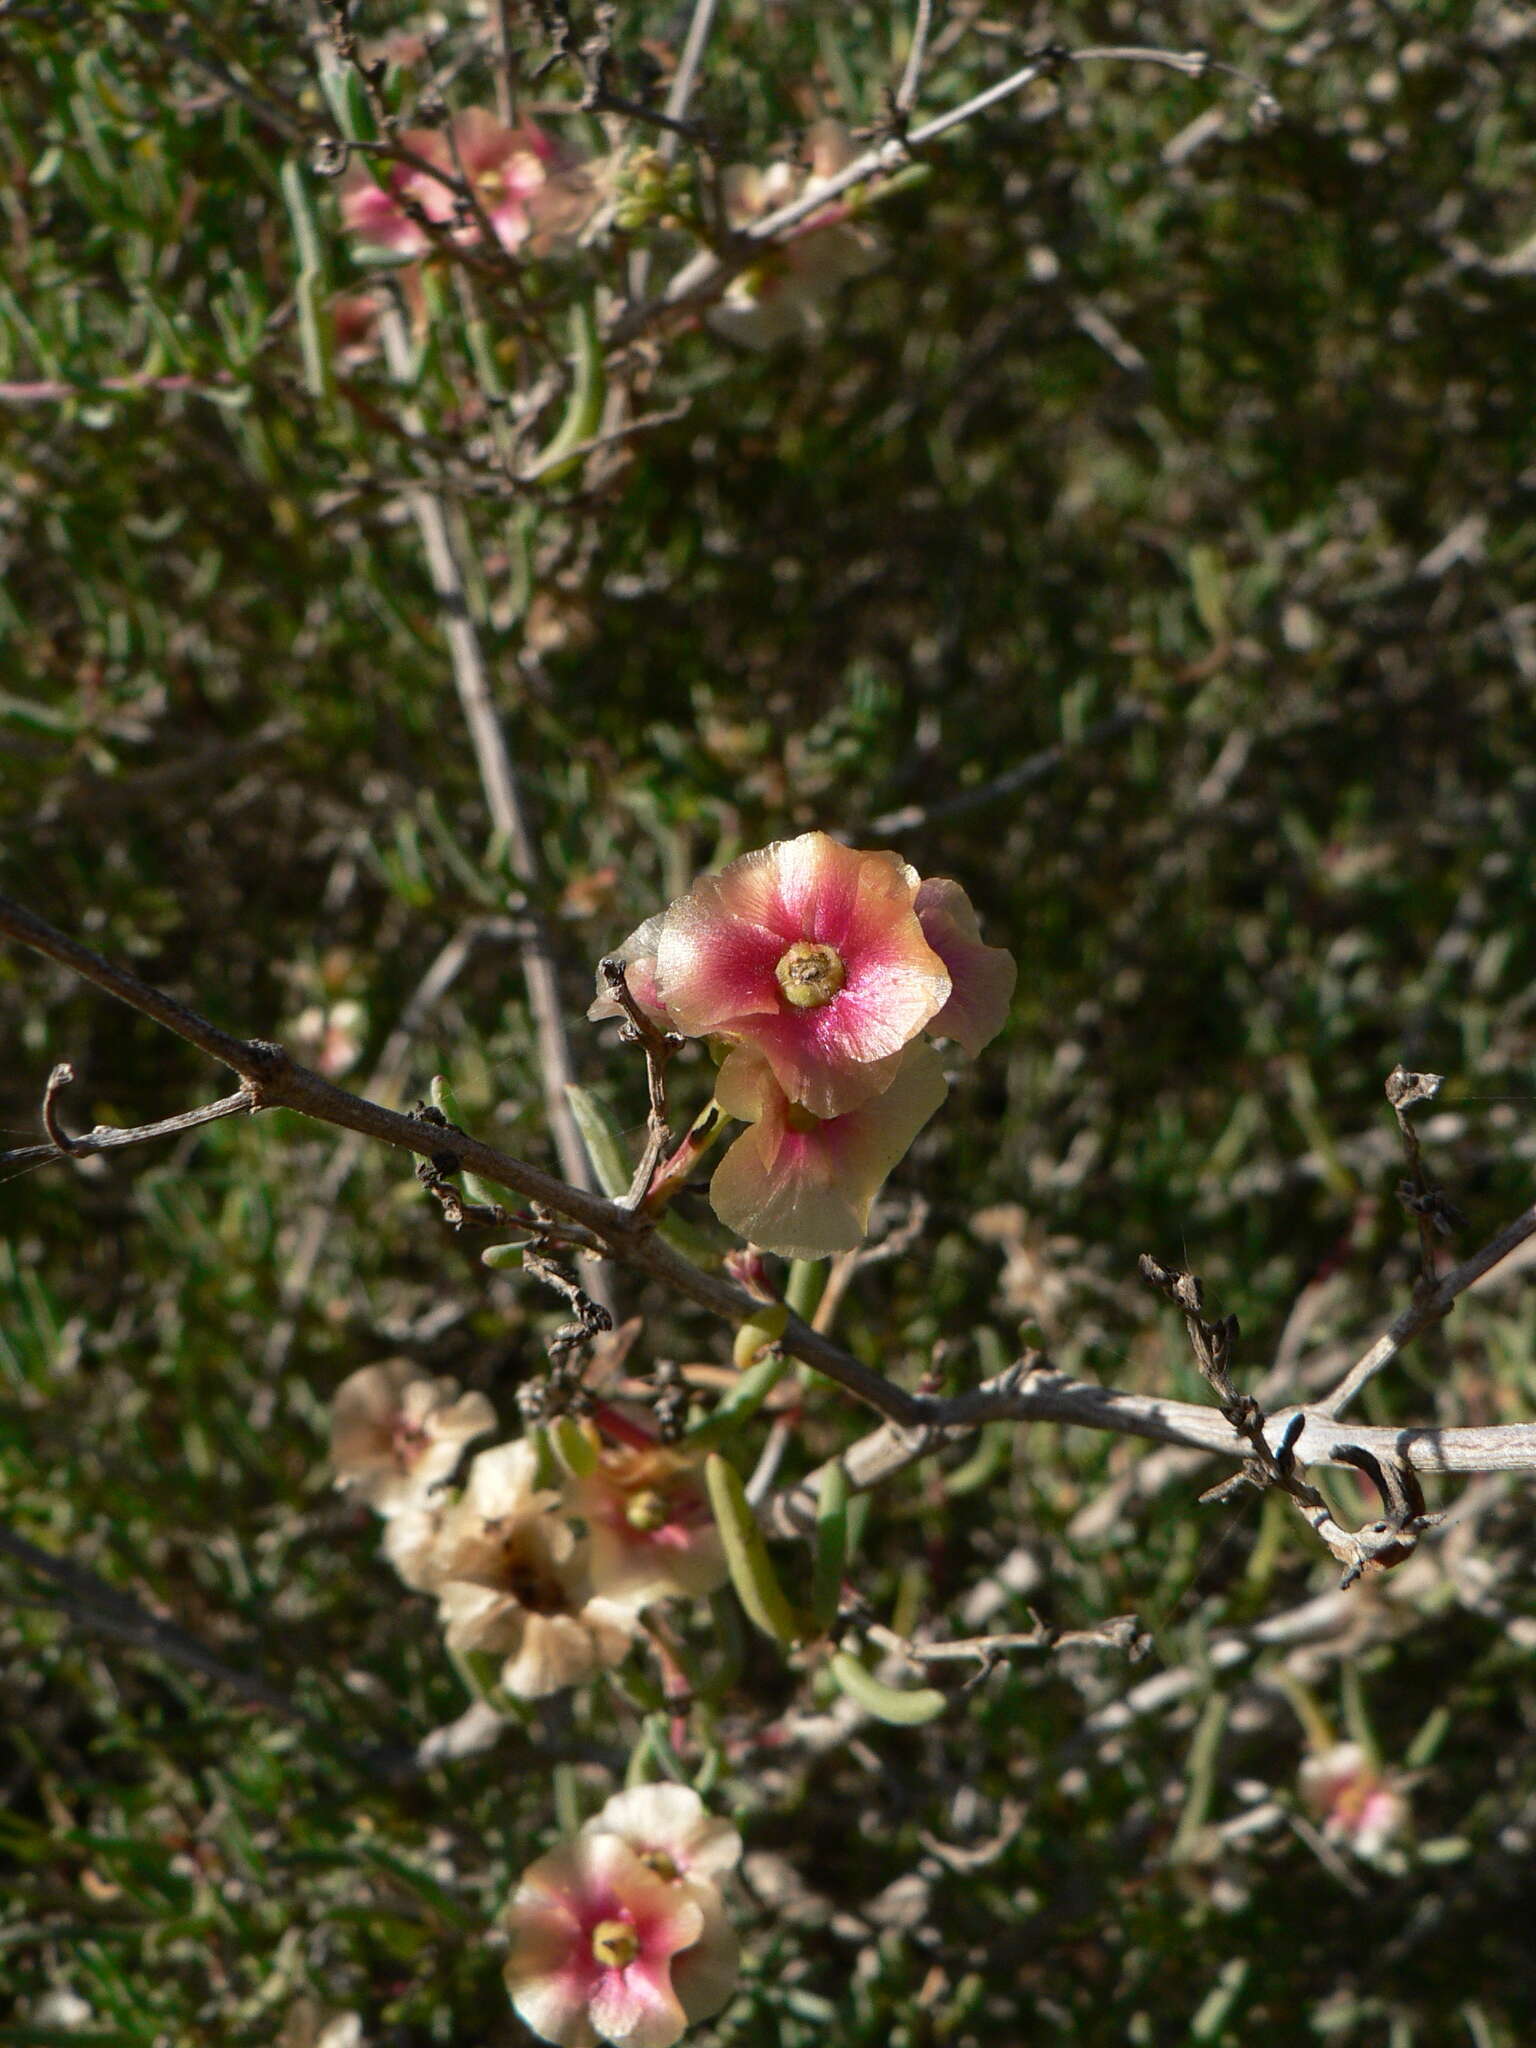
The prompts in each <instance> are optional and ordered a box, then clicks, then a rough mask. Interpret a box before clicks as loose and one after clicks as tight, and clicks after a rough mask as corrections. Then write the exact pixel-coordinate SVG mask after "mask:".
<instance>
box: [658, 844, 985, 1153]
mask: <svg viewBox="0 0 1536 2048" xmlns="http://www.w3.org/2000/svg"><path fill="white" fill-rule="evenodd" d="M917 890H918V875H917V872H916V870H915V869H913V868H910V867H908V866H907V864H906V862H905V861H903V860H902V859H900V857H899V856H898V855H896V854H894V853H855V852H854V851H853V850H852V849H851V848H850V847H846V846H840V845H839V844H838V843H837V841H836V840H835V839H829V838H828V837H827V835H826V833H825V832H805V833H802V834H801V836H800V837H799V838H798V839H781V840H776V841H775V842H774V844H773V845H771V846H766V847H764V848H763V849H762V850H761V851H760V852H758V853H748V854H744V855H743V856H742V858H741V859H740V860H735V861H732V862H731V864H730V865H729V867H726V868H724V869H722V870H721V872H720V873H719V874H718V875H705V876H704V877H703V878H702V879H701V880H699V881H698V882H696V883H695V884H694V886H693V888H692V889H691V890H690V891H689V893H688V894H687V895H686V896H684V897H681V898H680V899H679V900H678V901H677V902H676V903H674V904H673V905H672V906H671V908H670V909H669V910H668V911H667V913H666V916H665V917H664V918H663V920H662V925H661V931H660V933H659V935H658V939H657V946H656V984H657V991H658V994H659V997H660V1000H661V1003H662V1005H663V1006H664V1008H665V1010H666V1012H667V1014H668V1016H669V1017H670V1018H671V1019H672V1021H673V1024H674V1026H675V1028H676V1029H677V1030H679V1031H681V1032H683V1033H684V1034H685V1035H686V1036H689V1037H704V1036H709V1035H714V1034H719V1035H723V1036H725V1037H727V1038H730V1039H733V1040H736V1041H739V1042H741V1043H742V1044H745V1045H747V1046H750V1047H751V1048H752V1049H754V1050H755V1051H757V1052H760V1053H761V1054H762V1055H763V1056H764V1057H765V1058H766V1059H767V1061H768V1063H769V1065H770V1066H771V1067H772V1068H773V1071H774V1074H775V1076H776V1078H777V1080H778V1083H779V1086H780V1088H781V1089H782V1090H783V1092H784V1094H785V1095H786V1096H787V1097H788V1098H789V1100H790V1101H791V1102H794V1103H799V1104H802V1105H803V1106H804V1107H805V1108H806V1109H808V1110H810V1111H811V1112H812V1113H813V1114H814V1115H816V1116H818V1117H835V1116H840V1115H841V1114H842V1113H843V1112H844V1111H846V1110H850V1109H853V1108H855V1107H857V1105H858V1104H859V1103H861V1102H864V1101H867V1100H868V1098H869V1097H870V1096H871V1095H875V1094H878V1093H879V1092H880V1091H881V1090H882V1089H884V1088H885V1087H886V1086H887V1085H888V1084H889V1082H890V1079H891V1075H892V1072H893V1068H892V1067H891V1065H890V1064H889V1063H890V1061H891V1060H892V1058H893V1056H894V1055H895V1054H897V1053H899V1052H900V1051H901V1049H902V1048H903V1046H905V1045H907V1044H908V1043H909V1042H910V1041H911V1040H912V1039H913V1038H914V1037H916V1035H917V1033H918V1032H920V1031H921V1030H922V1029H923V1028H924V1026H925V1025H927V1024H929V1023H931V1022H932V1020H933V1018H934V1017H936V1016H937V1015H938V1013H939V1012H940V1011H941V1010H942V1009H943V1008H944V1006H945V1004H946V1003H947V1002H948V1001H949V998H950V993H951V987H952V984H951V982H950V978H949V974H948V971H947V970H946V968H945V966H944V963H943V961H942V960H941V959H940V958H939V956H938V954H937V953H935V952H934V950H933V949H932V947H931V946H930V945H929V943H928V941H927V940H926V939H925V938H924V936H923V928H922V925H921V923H920V922H919V920H918V916H917V912H916V910H915V908H914V903H915V899H916V896H917ZM641 929H642V930H644V927H643V926H642V928H641ZM635 936H636V937H637V938H638V936H639V934H636V935H635ZM723 1106H724V1105H723ZM731 1114H732V1115H739V1114H741V1112H740V1111H738V1110H732V1111H731Z"/></svg>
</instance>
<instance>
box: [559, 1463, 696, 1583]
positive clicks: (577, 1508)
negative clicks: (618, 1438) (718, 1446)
mask: <svg viewBox="0 0 1536 2048" xmlns="http://www.w3.org/2000/svg"><path fill="white" fill-rule="evenodd" d="M565 1504H566V1506H567V1508H568V1509H569V1510H570V1511H571V1512H572V1513H573V1514H576V1515H579V1516H580V1517H581V1519H582V1520H583V1521H584V1522H585V1523H586V1525H587V1540H588V1545H589V1549H590V1569H591V1575H592V1584H593V1587H594V1589H595V1590H596V1591H597V1592H598V1593H599V1594H601V1595H603V1596H604V1597H605V1598H607V1599H611V1600H620V1601H623V1602H624V1603H625V1604H626V1605H634V1606H637V1607H638V1606H645V1605H649V1603H650V1602H651V1601H653V1600H665V1599H667V1598H669V1597H670V1596H671V1595H673V1594H681V1595H682V1596H683V1597H684V1598H687V1599H698V1598H701V1597H702V1596H703V1595H704V1594H705V1593H712V1592H713V1591H714V1590H715V1588H716V1587H717V1586H723V1585H724V1584H725V1581H726V1579H727V1577H728V1576H729V1574H728V1572H727V1568H726V1562H725V1548H724V1545H723V1544H722V1543H721V1540H720V1531H719V1529H718V1528H717V1527H716V1524H715V1518H714V1516H713V1514H712V1513H711V1512H710V1506H709V1501H708V1498H707V1497H706V1495H705V1492H704V1488H703V1486H702V1485H701V1484H700V1480H699V1466H698V1460H697V1459H696V1458H693V1457H690V1456H689V1455H688V1454H687V1453H686V1452H684V1451H676V1450H671V1449H669V1448H667V1447H666V1446H665V1445H663V1444H656V1445H654V1446H652V1447H649V1448H647V1449H644V1450H642V1449H640V1448H638V1447H635V1448H631V1447H629V1446H627V1445H620V1446H616V1447H614V1448H611V1449H607V1450H603V1451H601V1452H600V1453H599V1455H598V1460H597V1466H596V1469H595V1470H593V1471H592V1472H589V1473H586V1474H584V1475H582V1476H581V1477H579V1478H574V1479H572V1480H571V1481H570V1482H569V1484H568V1485H567V1487H566V1491H565Z"/></svg>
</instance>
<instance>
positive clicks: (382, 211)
mask: <svg viewBox="0 0 1536 2048" xmlns="http://www.w3.org/2000/svg"><path fill="white" fill-rule="evenodd" d="M450 138H451V139H450ZM400 141H401V142H402V143H403V144H404V146H405V147H406V148H408V149H410V150H412V151H413V152H414V153H415V155H417V156H418V157H421V158H423V159H424V160H425V162H426V163H428V164H430V165H431V166H432V170H430V171H429V170H425V169H422V168H419V167H418V166H417V165H415V164H410V163H390V164H388V165H386V166H385V167H384V176H383V182H382V183H380V182H379V181H378V180H377V179H376V178H375V177H374V175H373V173H372V171H370V170H369V169H368V167H367V165H366V164H364V163H361V162H356V161H354V163H353V164H352V165H351V166H350V167H349V168H348V170H347V173H346V176H345V177H344V178H343V179H342V184H341V218H342V224H343V226H344V227H345V228H346V229H347V230H348V232H349V233H351V234H353V235H355V236H356V237H357V239H358V240H359V241H360V242H365V243H367V244H368V245H369V246H371V247H373V248H376V249H388V250H391V251H392V252H393V253H394V254H396V255H399V256H420V255H423V254H424V253H425V252H426V251H427V250H428V249H430V248H431V247H432V237H431V235H430V234H428V233H427V231H426V230H425V229H424V228H423V227H422V225H421V223H420V222H419V221H417V220H416V219H414V218H413V217H412V215H411V213H410V212H408V211H407V208H406V206H404V205H402V203H401V202H402V200H407V201H410V202H412V203H413V204H414V205H415V206H417V207H419V208H420V210H421V212H422V213H423V214H424V215H425V217H426V218H427V220H429V221H432V222H434V223H436V224H437V225H439V226H441V227H444V228H446V229H448V230H449V231H450V233H451V235H452V238H453V240H454V241H456V242H461V243H466V244H468V243H474V242H478V241H479V240H480V239H481V232H482V231H481V224H480V220H479V217H478V215H476V214H475V213H474V212H473V211H471V212H470V213H469V215H468V217H467V218H466V217H465V215H464V213H463V211H462V210H461V208H460V204H459V200H458V196H457V194H456V192H455V190H454V184H453V183H449V182H445V180H453V181H455V182H456V181H457V180H458V178H459V175H460V169H461V167H462V173H463V178H464V180H465V181H466V182H467V183H468V184H469V185H471V186H472V187H473V188H474V191H475V194H476V196H477V198H478V200H479V203H480V212H481V213H483V214H484V216H485V219H486V221H487V222H488V223H489V224H490V228H491V231H492V233H493V234H494V235H495V237H496V240H497V241H498V242H499V243H500V244H501V246H502V247H503V248H504V249H516V248H520V247H521V246H522V244H523V243H524V242H526V241H528V239H529V238H530V236H531V235H532V234H533V233H534V231H535V215H536V214H537V212H538V207H539V203H540V199H541V196H542V195H543V193H544V189H545V187H546V186H547V185H549V184H550V183H551V181H552V179H554V178H556V177H563V176H565V175H566V172H565V171H563V170H562V169H561V168H560V159H559V152H558V150H557V148H556V145H555V143H554V141H553V140H552V138H551V137H549V136H548V135H546V134H544V132H543V131H542V129H539V128H535V127H533V126H532V125H531V124H528V123H525V124H523V125H522V126H520V127H516V128H505V127H503V126H502V124H501V122H500V121H498V120H497V118H496V116H495V115H494V114H491V113H488V112H487V111H486V109H485V108H484V107H467V108H466V109H465V110H464V112H463V113H461V114H456V115H455V116H454V118H453V121H452V123H451V124H450V126H449V129H448V130H447V131H446V132H445V131H443V130H441V129H436V128H413V129H410V130H408V131H407V133H405V134H404V135H402V136H401V137H400ZM437 172H440V173H441V174H442V175H441V176H437V175H434V173H437Z"/></svg>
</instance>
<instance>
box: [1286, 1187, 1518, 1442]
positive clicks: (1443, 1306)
mask: <svg viewBox="0 0 1536 2048" xmlns="http://www.w3.org/2000/svg"><path fill="white" fill-rule="evenodd" d="M1533 1235H1536V1205H1533V1206H1532V1207H1531V1208H1529V1209H1527V1210H1526V1211H1525V1213H1524V1215H1523V1216H1517V1217H1516V1218H1515V1220H1514V1222H1513V1223H1510V1224H1506V1225H1505V1227H1504V1229H1503V1230H1501V1231H1500V1232H1499V1233H1498V1235H1497V1236H1496V1237H1492V1238H1490V1239H1489V1240H1488V1242H1487V1244H1485V1245H1484V1246H1483V1247H1482V1249H1481V1250H1480V1251H1475V1252H1473V1254H1472V1256H1471V1257H1470V1258H1468V1259H1463V1260H1462V1262H1461V1264H1460V1265H1459V1266H1453V1267H1452V1268H1451V1270H1450V1272H1449V1273H1447V1274H1446V1276H1445V1278H1444V1279H1443V1280H1441V1281H1439V1282H1438V1283H1437V1284H1436V1285H1435V1286H1434V1287H1432V1288H1430V1289H1428V1290H1427V1291H1426V1292H1425V1293H1423V1294H1420V1295H1419V1296H1417V1298H1416V1299H1415V1300H1413V1301H1411V1302H1410V1303H1409V1304H1408V1306H1407V1308H1405V1309H1404V1310H1403V1312H1402V1314H1401V1315H1400V1316H1399V1317H1398V1318H1397V1320H1396V1321H1395V1322H1394V1323H1393V1324H1392V1325H1391V1326H1390V1327H1389V1328H1388V1329H1387V1330H1385V1331H1384V1332H1383V1333H1382V1335H1381V1336H1379V1337H1378V1338H1377V1339H1376V1342H1375V1343H1374V1344H1373V1345H1372V1346H1371V1348H1370V1350H1369V1351H1367V1352H1366V1353H1365V1354H1364V1356H1363V1357H1361V1358H1358V1359H1357V1360H1356V1361H1355V1363H1354V1364H1353V1365H1352V1366H1351V1367H1350V1369H1349V1371H1348V1373H1347V1374H1346V1375H1345V1377H1344V1378H1343V1380H1341V1381H1340V1383H1339V1385H1338V1386H1337V1388H1335V1390H1334V1392H1333V1393H1331V1394H1330V1395H1329V1396H1328V1398H1327V1400H1326V1401H1323V1402H1320V1403H1319V1404H1318V1407H1317V1409H1316V1411H1315V1412H1316V1413H1317V1414H1319V1415H1327V1416H1330V1417H1332V1416H1336V1415H1339V1414H1341V1413H1342V1412H1343V1410H1344V1409H1345V1408H1346V1407H1348V1405H1349V1403H1350V1402H1351V1401H1353V1399H1354V1398H1355V1396H1356V1394H1358V1393H1359V1392H1360V1390H1361V1388H1362V1387H1364V1386H1367V1385H1369V1383H1370V1382H1371V1381H1372V1380H1373V1379H1375V1377H1376V1375H1377V1373H1379V1372H1380V1371H1382V1369H1383V1368H1384V1367H1386V1366H1388V1365H1390V1364H1391V1363H1392V1361H1393V1359H1394V1358H1396V1356H1397V1354H1398V1353H1399V1352H1400V1351H1401V1350H1402V1349H1403V1347H1404V1345H1406V1344H1409V1343H1411V1342H1412V1340H1413V1339H1414V1338H1415V1337H1417V1336H1418V1335H1419V1333H1420V1331H1422V1330H1427V1329H1428V1328H1429V1326H1430V1324H1431V1323H1437V1322H1439V1320H1440V1318H1441V1317H1442V1316H1443V1315H1445V1313H1446V1312H1447V1310H1449V1309H1450V1308H1451V1306H1452V1305H1453V1304H1454V1302H1455V1300H1456V1298H1457V1296H1458V1295H1461V1294H1465V1293H1466V1291H1467V1289H1468V1288H1469V1287H1470V1286H1471V1285H1472V1284H1473V1282H1474V1281H1476V1280H1481V1278H1482V1277H1483V1275H1484V1274H1485V1273H1487V1272H1490V1271H1491V1270H1492V1268H1493V1267H1495V1266H1496V1265H1497V1264H1498V1263H1499V1261H1500V1260H1501V1259H1507V1258H1508V1257H1509V1254H1510V1253H1511V1252H1512V1251H1513V1250H1514V1249H1515V1247H1516V1246H1517V1245H1522V1244H1524V1243H1525V1240H1526V1239H1527V1238H1528V1237H1531V1236H1533ZM1374 1433H1375V1434H1377V1435H1382V1434H1386V1432H1383V1431H1377V1432H1374ZM1367 1434H1370V1432H1367ZM1362 1440H1363V1439H1362Z"/></svg>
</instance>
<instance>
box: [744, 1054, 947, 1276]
mask: <svg viewBox="0 0 1536 2048" xmlns="http://www.w3.org/2000/svg"><path fill="white" fill-rule="evenodd" d="M733 1068H734V1071H732V1069H733ZM947 1092H948V1083H947V1082H946V1080H945V1078H944V1069H943V1065H942V1063H941V1062H940V1060H939V1057H938V1055H937V1054H936V1053H935V1052H934V1050H933V1048H932V1047H931V1046H930V1045H928V1044H926V1043H924V1042H919V1043H917V1044H915V1045H911V1046H909V1047H908V1048H907V1049H906V1051H905V1053H904V1054H903V1055H902V1056H901V1058H900V1060H899V1061H898V1062H897V1063H896V1065H895V1070H894V1073H893V1075H892V1078H891V1079H890V1081H889V1084H888V1086H887V1087H886V1088H885V1090H884V1092H883V1093H882V1094H880V1095H877V1096H875V1097H874V1098H873V1099H872V1100H870V1101H869V1102H866V1103H864V1104H863V1105H862V1106H861V1107H859V1108H858V1109H855V1110H851V1111H849V1112H847V1113H846V1114H844V1115H842V1116H836V1117H830V1118H826V1119H821V1118H813V1117H809V1116H807V1115H806V1114H805V1113H804V1112H802V1111H799V1110H798V1108H797V1105H795V1104H792V1103H791V1102H789V1100H788V1099H787V1097H786V1096H785V1095H784V1094H783V1092H782V1091H781V1090H780V1089H779V1088H778V1087H777V1086H776V1084H775V1083H774V1080H773V1077H772V1075H771V1074H769V1073H767V1072H766V1071H765V1069H764V1067H763V1065H762V1063H761V1062H753V1061H752V1060H751V1056H750V1055H749V1054H747V1053H745V1052H737V1053H732V1054H731V1055H730V1058H729V1059H727V1061H726V1063H725V1065H724V1066H723V1067H722V1068H721V1070H720V1074H719V1077H718V1082H717V1088H716V1093H717V1097H718V1099H719V1100H720V1102H721V1105H722V1107H725V1108H728V1109H729V1110H730V1113H731V1114H732V1115H733V1116H739V1115H743V1114H747V1113H750V1110H751V1108H752V1106H753V1105H754V1104H755V1105H757V1116H756V1121H755V1122H753V1123H752V1125H751V1127H750V1129H748V1130H746V1131H744V1132H743V1133H742V1135H741V1136H740V1137H739V1138H738V1139H737V1140H736V1142H735V1144H734V1145H733V1146H732V1147H731V1149H730V1151H729V1152H727V1153H726V1155H725V1157H724V1159H722V1160H721V1162H720V1165H719V1166H718V1168H717V1169H716V1171H715V1177H714V1179H713V1180H712V1181H711V1182H710V1188H709V1199H710V1201H711V1203H712V1204H713V1205H714V1210H715V1214H716V1215H717V1216H718V1217H719V1218H720V1220H721V1222H722V1223H724V1224H726V1225H727V1227H728V1228H730V1229H732V1230H734V1231H737V1232H738V1233H739V1234H740V1235H741V1236H743V1237H746V1238H750V1239H751V1240H752V1242H753V1243H755V1244H759V1245H761V1246H762V1247H763V1248H764V1250H765V1251H772V1252H778V1253H780V1254H782V1255H783V1256H784V1257H785V1258H796V1259H816V1258H823V1257H825V1256H826V1255H827V1254H828V1253H830V1252H840V1251H851V1250H852V1249H853V1247H854V1246H855V1245H856V1244H857V1243H858V1242H859V1241H860V1239H861V1238H862V1237H863V1235H864V1232H865V1229H866V1226H867V1225H868V1222H869V1210H870V1204H871V1203H872V1202H873V1200H874V1198H875V1196H876V1194H877V1193H878V1192H879V1190H880V1187H881V1185H882V1183H883V1182H884V1180H885V1178H886V1176H887V1174H889V1172H890V1171H891V1169H892V1167H893V1166H895V1164H896V1163H897V1161H898V1160H899V1159H900V1158H901V1157H902V1155H903V1154H904V1153H905V1152H906V1150H907V1147H908V1146H909V1145H910V1144H911V1143H912V1140H913V1139H914V1138H915V1137H916V1136H917V1134H918V1132H919V1131H920V1130H921V1129H922V1127H923V1125H924V1124H925V1123H927V1121H928V1119H929V1118H930V1117H931V1116H932V1115H933V1114H934V1112H935V1111H936V1110H937V1109H938V1107H939V1105H940V1104H941V1103H942V1102H943V1100H944V1097H945V1095H946V1093H947ZM727 1098H729V1099H727Z"/></svg>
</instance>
